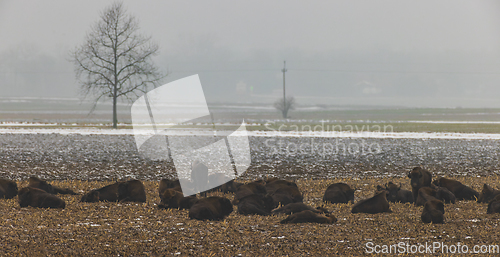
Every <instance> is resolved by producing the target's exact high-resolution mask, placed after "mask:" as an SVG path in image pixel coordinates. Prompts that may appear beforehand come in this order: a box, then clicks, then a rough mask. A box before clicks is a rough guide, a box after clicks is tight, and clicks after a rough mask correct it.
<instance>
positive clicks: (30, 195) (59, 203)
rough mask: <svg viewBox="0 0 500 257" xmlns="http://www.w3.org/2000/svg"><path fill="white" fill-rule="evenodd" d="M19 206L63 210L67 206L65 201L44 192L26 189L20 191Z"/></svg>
mask: <svg viewBox="0 0 500 257" xmlns="http://www.w3.org/2000/svg"><path fill="white" fill-rule="evenodd" d="M19 206H21V207H28V206H32V207H38V208H63V209H64V207H65V206H66V204H65V203H64V201H63V200H62V199H61V198H59V197H57V196H55V195H53V194H49V193H47V192H45V191H44V190H41V189H38V188H33V187H25V188H23V189H21V190H19Z"/></svg>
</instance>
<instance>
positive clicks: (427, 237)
mask: <svg viewBox="0 0 500 257" xmlns="http://www.w3.org/2000/svg"><path fill="white" fill-rule="evenodd" d="M457 179H458V180H460V181H461V182H462V183H464V184H467V185H470V186H473V187H474V188H475V189H476V190H480V188H481V186H482V184H483V183H488V184H490V185H494V186H496V187H498V185H499V184H500V178H499V177H498V176H489V177H469V178H465V177H458V178H457ZM340 181H342V182H346V183H348V184H350V185H352V186H354V187H355V188H357V189H359V190H358V191H356V194H355V197H356V201H358V200H359V199H362V198H364V197H368V196H371V195H372V194H373V192H374V188H375V185H377V184H383V183H386V182H388V181H393V182H395V183H402V184H403V188H407V189H409V179H406V178H393V179H389V178H384V179H380V178H373V179H356V178H355V179H335V180H326V179H317V180H303V179H301V180H297V184H298V186H299V188H300V189H301V190H302V192H303V193H304V195H305V199H304V202H306V203H308V204H310V205H312V206H321V205H323V203H322V202H321V198H322V196H323V192H324V190H325V189H326V187H327V186H328V185H329V184H331V183H334V182H340ZM109 183H110V182H104V181H101V182H88V181H80V180H72V181H69V180H63V181H54V182H53V184H54V185H57V186H61V187H70V188H73V189H75V190H77V191H80V192H86V191H88V190H90V189H93V188H97V187H101V186H104V185H106V184H109ZM26 185H27V181H22V182H19V183H18V186H19V187H20V188H21V187H23V186H26ZM145 186H146V190H147V194H148V195H147V196H148V200H147V202H146V203H144V204H136V203H107V202H102V203H80V202H79V199H80V196H67V195H63V196H62V198H63V199H64V200H65V201H66V209H64V210H45V209H36V208H32V207H29V208H20V207H19V205H18V203H17V197H16V198H14V199H10V200H5V199H1V200H0V205H1V206H0V209H1V210H2V219H1V220H0V237H1V240H0V249H2V250H3V251H2V255H6V256H18V255H25V256H46V255H57V256H61V255H84V256H88V255H98V256H102V255H113V256H158V255H160V256H161V255H179V256H302V255H307V254H308V255H314V256H328V255H363V254H364V253H365V252H366V251H367V250H369V249H368V248H367V247H366V244H367V243H369V242H372V243H373V244H374V245H384V244H386V245H388V244H398V243H400V242H404V243H405V244H406V243H408V244H410V245H417V244H425V243H428V244H432V243H433V242H440V243H442V244H446V245H456V244H457V243H460V244H461V245H464V244H465V245H467V246H468V248H469V250H470V251H472V250H473V246H474V245H476V244H478V245H479V244H487V245H490V244H493V245H498V244H500V238H499V233H498V231H500V230H499V229H500V228H499V226H498V221H499V219H500V214H486V207H487V205H486V204H478V203H476V202H473V201H460V202H457V203H456V204H447V205H446V206H445V211H446V213H445V222H446V223H445V224H424V223H422V222H421V221H420V214H421V210H422V207H414V206H413V205H410V204H399V203H398V204H391V209H392V210H393V213H384V214H351V213H350V210H351V206H352V204H350V203H349V204H326V205H325V207H327V208H328V209H329V210H331V211H333V214H334V215H335V216H336V217H337V219H338V221H337V223H335V224H332V225H324V224H299V225H296V224H286V225H283V224H280V223H279V221H280V220H282V219H284V218H285V217H286V215H279V216H268V217H263V216H253V215H251V216H243V215H240V214H237V213H236V207H235V211H234V212H233V213H232V214H231V215H230V216H229V217H227V218H226V219H225V220H224V221H219V222H207V221H198V220H190V219H189V218H188V215H187V211H186V210H164V209H158V208H157V206H156V204H157V203H158V202H159V197H158V195H157V188H158V182H145ZM214 194H217V193H214ZM219 194H220V193H219ZM225 196H226V197H228V198H230V199H232V198H233V195H232V194H227V195H225ZM437 253H442V252H441V250H440V249H438V250H437Z"/></svg>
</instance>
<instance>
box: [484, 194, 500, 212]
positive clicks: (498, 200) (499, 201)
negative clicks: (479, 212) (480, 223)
mask: <svg viewBox="0 0 500 257" xmlns="http://www.w3.org/2000/svg"><path fill="white" fill-rule="evenodd" d="M486 213H488V214H491V213H500V195H497V196H495V198H493V199H492V200H491V201H490V203H489V204H488V209H487V211H486Z"/></svg>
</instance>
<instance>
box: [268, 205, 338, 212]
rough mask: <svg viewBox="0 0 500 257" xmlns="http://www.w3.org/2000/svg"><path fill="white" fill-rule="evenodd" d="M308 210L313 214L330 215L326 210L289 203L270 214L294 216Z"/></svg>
mask: <svg viewBox="0 0 500 257" xmlns="http://www.w3.org/2000/svg"><path fill="white" fill-rule="evenodd" d="M305 210H309V211H312V212H315V213H330V212H329V211H328V210H326V209H325V208H323V207H318V208H316V209H314V208H313V207H311V206H309V205H307V204H305V203H290V204H287V205H285V206H283V207H281V208H278V209H276V210H273V211H272V213H284V214H294V213H297V212H301V211H305Z"/></svg>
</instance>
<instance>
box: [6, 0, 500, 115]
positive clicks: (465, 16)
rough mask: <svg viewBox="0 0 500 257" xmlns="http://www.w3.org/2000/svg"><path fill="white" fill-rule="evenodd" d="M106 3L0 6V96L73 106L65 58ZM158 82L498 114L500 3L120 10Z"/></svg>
mask: <svg viewBox="0 0 500 257" xmlns="http://www.w3.org/2000/svg"><path fill="white" fill-rule="evenodd" d="M111 3H112V1H63V0H58V1H13V0H0V38H1V39H0V98H6V97H7V98H9V99H10V97H16V98H19V97H24V98H26V97H50V98H78V97H79V95H78V92H79V87H78V84H77V82H76V81H75V77H74V73H73V66H72V64H71V63H70V62H68V61H67V60H68V52H69V51H70V50H72V49H74V48H75V47H76V46H77V45H79V44H81V43H83V40H84V37H85V34H86V32H87V31H89V28H90V26H91V25H92V24H94V23H95V22H96V21H97V20H98V19H99V15H100V12H101V11H102V10H103V9H104V8H105V7H106V6H108V5H110V4H111ZM124 3H125V7H126V8H127V9H128V12H129V13H130V14H132V15H134V16H135V17H136V18H137V19H138V20H139V24H140V27H141V32H142V33H143V34H145V35H150V36H152V38H153V40H154V41H155V42H157V43H158V44H159V46H160V55H159V56H157V57H156V58H155V62H156V63H157V64H158V66H160V67H161V68H162V69H163V70H164V71H168V72H169V73H170V75H169V76H168V77H167V78H166V79H165V83H166V82H169V81H173V80H175V79H179V78H182V77H185V76H188V75H192V74H199V75H200V78H201V82H202V84H203V86H204V89H205V94H206V95H207V97H208V98H209V101H211V102H221V103H250V104H254V103H267V104H269V103H272V102H274V101H275V100H276V99H277V98H278V97H280V96H281V94H282V91H281V90H282V83H283V82H282V73H281V69H282V68H283V60H286V61H287V68H288V72H287V73H286V81H287V92H288V93H289V94H290V95H293V96H295V97H296V98H297V100H298V103H299V104H311V103H314V104H330V105H371V106H408V107H452V108H454V107H459V106H460V107H500V101H499V99H500V2H498V1H456V0H453V1H321V2H318V1H288V0H287V1H249V2H240V1H141V2H139V1H124Z"/></svg>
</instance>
